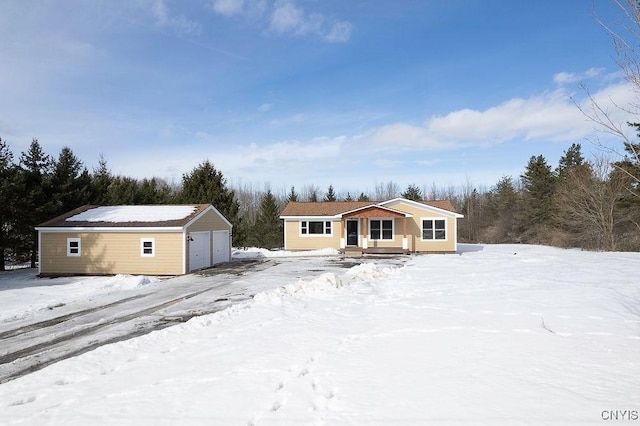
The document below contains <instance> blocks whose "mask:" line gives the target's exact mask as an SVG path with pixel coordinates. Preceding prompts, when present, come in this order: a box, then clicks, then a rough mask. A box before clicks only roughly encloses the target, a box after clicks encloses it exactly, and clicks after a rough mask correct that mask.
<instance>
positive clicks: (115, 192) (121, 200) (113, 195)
mask: <svg viewBox="0 0 640 426" xmlns="http://www.w3.org/2000/svg"><path fill="white" fill-rule="evenodd" d="M105 201H106V203H105V204H107V205H111V206H117V205H136V204H142V197H141V193H140V188H139V184H138V181H137V180H135V179H133V178H130V177H126V176H116V177H114V178H113V179H112V180H111V184H110V185H109V188H108V190H107V196H106V198H105Z"/></svg>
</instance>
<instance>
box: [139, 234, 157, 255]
mask: <svg viewBox="0 0 640 426" xmlns="http://www.w3.org/2000/svg"><path fill="white" fill-rule="evenodd" d="M155 255H156V239H155V238H141V239H140V256H142V257H154V256H155Z"/></svg>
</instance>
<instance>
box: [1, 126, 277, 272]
mask: <svg viewBox="0 0 640 426" xmlns="http://www.w3.org/2000/svg"><path fill="white" fill-rule="evenodd" d="M261 198H262V200H261V210H260V212H258V213H257V214H255V215H253V216H252V218H251V219H252V220H251V222H249V221H246V220H244V216H245V215H243V214H242V209H241V205H240V202H239V200H238V198H237V197H236V194H235V192H234V191H233V190H232V189H231V188H229V187H228V185H227V182H226V179H225V178H224V176H223V175H222V173H221V172H220V171H218V170H216V168H215V167H214V165H213V164H212V163H211V162H210V161H208V160H206V161H203V162H202V163H201V164H199V165H198V166H196V167H195V168H194V169H193V170H192V171H190V172H189V173H185V174H184V175H183V176H182V181H181V183H180V185H170V184H169V183H167V182H166V181H164V180H162V179H158V178H149V179H147V178H145V179H142V180H138V179H134V178H131V177H127V176H116V175H114V174H112V173H111V171H110V169H109V167H108V164H107V161H106V160H105V159H104V158H103V157H101V158H100V160H99V163H98V166H97V167H96V168H95V169H94V170H93V171H89V170H88V169H87V168H86V167H85V165H84V163H83V162H82V161H81V160H80V159H78V157H76V155H75V154H74V153H73V151H72V149H71V148H69V147H64V148H62V150H61V151H60V153H59V154H58V156H57V157H52V156H51V155H49V154H47V153H45V152H44V150H43V148H42V146H41V144H40V142H39V141H38V139H33V140H32V141H31V144H30V145H29V148H28V149H27V150H26V151H25V152H22V153H20V155H19V156H18V157H17V158H15V156H14V153H13V152H12V151H11V149H10V147H9V145H8V143H7V142H6V141H3V140H2V139H0V252H2V254H3V257H2V260H3V261H2V262H0V270H4V269H5V262H6V261H7V260H11V261H30V262H31V266H32V267H35V266H36V261H37V249H38V246H37V244H38V240H37V234H36V231H35V229H34V227H35V226H37V225H38V224H41V223H43V222H45V221H47V220H49V219H52V218H55V217H57V216H59V215H62V214H64V213H66V212H69V211H71V210H73V209H75V208H78V207H80V206H83V205H86V204H93V205H142V204H212V205H214V206H215V207H216V208H217V209H218V210H219V211H220V212H221V213H222V214H223V215H224V216H225V217H226V218H227V219H229V221H230V222H231V223H232V224H233V244H234V245H236V246H245V245H247V244H252V245H258V246H264V247H280V246H281V245H282V238H283V236H282V230H281V225H280V223H279V219H278V215H279V206H278V205H277V203H276V199H275V197H273V195H271V194H270V192H269V193H267V194H265V195H263V196H262V197H261ZM276 234H277V236H276Z"/></svg>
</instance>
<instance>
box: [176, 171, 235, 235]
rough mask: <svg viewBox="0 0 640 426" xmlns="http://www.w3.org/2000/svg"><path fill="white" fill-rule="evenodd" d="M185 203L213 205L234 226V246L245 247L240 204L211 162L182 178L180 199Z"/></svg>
mask: <svg viewBox="0 0 640 426" xmlns="http://www.w3.org/2000/svg"><path fill="white" fill-rule="evenodd" d="M178 199H179V200H180V202H183V203H197V204H212V205H213V206H214V207H215V208H216V209H218V211H219V212H220V213H222V215H223V216H224V217H226V218H227V220H229V222H231V223H232V224H233V228H234V229H233V244H234V245H235V246H238V247H239V246H243V245H244V240H245V239H246V234H245V235H243V232H242V230H243V229H244V228H243V227H242V226H240V225H241V222H242V218H241V217H240V215H239V209H240V204H239V203H238V201H237V200H236V199H235V194H234V192H233V191H232V190H231V189H228V188H227V182H226V179H225V178H224V176H222V173H221V172H219V171H218V170H216V168H215V167H214V166H213V164H211V162H210V161H209V160H206V161H204V162H203V163H200V164H199V165H198V166H197V167H196V168H194V169H193V170H192V171H191V173H188V174H184V175H183V176H182V189H181V191H180V195H179V197H178Z"/></svg>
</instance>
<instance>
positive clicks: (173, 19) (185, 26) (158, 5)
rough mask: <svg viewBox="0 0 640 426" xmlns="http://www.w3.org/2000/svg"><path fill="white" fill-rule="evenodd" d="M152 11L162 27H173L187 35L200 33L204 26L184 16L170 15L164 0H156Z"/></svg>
mask: <svg viewBox="0 0 640 426" xmlns="http://www.w3.org/2000/svg"><path fill="white" fill-rule="evenodd" d="M151 12H152V13H153V16H154V17H155V18H156V24H157V25H159V26H161V27H167V28H171V29H173V30H175V31H177V32H179V33H181V34H186V35H198V34H200V32H201V31H202V27H201V26H200V24H198V23H197V22H194V21H191V20H189V19H187V18H185V17H184V16H172V15H170V13H169V10H168V9H167V5H166V4H165V2H164V0H154V2H153V4H152V6H151Z"/></svg>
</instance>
